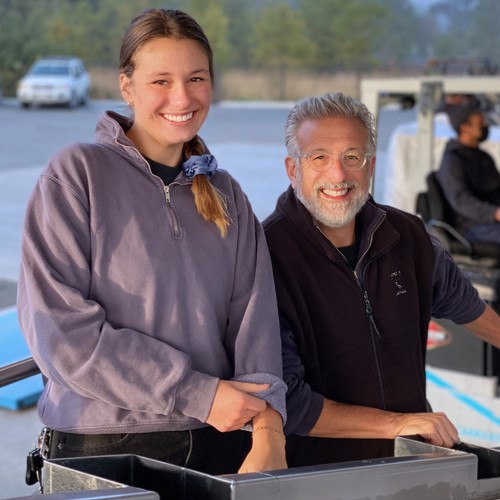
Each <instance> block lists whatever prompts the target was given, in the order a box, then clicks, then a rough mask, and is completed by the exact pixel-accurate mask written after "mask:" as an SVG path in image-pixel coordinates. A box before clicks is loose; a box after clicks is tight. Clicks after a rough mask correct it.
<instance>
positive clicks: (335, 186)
mask: <svg viewBox="0 0 500 500" xmlns="http://www.w3.org/2000/svg"><path fill="white" fill-rule="evenodd" d="M355 187H358V183H357V182H354V181H350V182H338V183H332V182H327V181H320V182H317V183H316V184H314V189H316V190H318V189H332V190H334V191H336V190H342V189H351V188H355Z"/></svg>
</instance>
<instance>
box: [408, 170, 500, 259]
mask: <svg viewBox="0 0 500 500" xmlns="http://www.w3.org/2000/svg"><path fill="white" fill-rule="evenodd" d="M426 181H427V191H426V192H422V193H419V194H418V195H417V205H416V212H417V214H418V215H419V216H420V217H421V218H422V220H423V221H424V222H425V224H426V225H427V227H428V229H429V232H430V233H432V234H433V235H434V236H436V237H437V238H438V239H439V240H440V242H441V244H442V245H443V246H444V248H446V250H448V252H449V253H450V254H451V255H452V257H453V258H454V260H455V261H456V262H457V263H458V264H463V265H470V266H474V267H480V268H488V269H491V268H500V245H496V244H493V243H471V242H470V241H467V239H465V238H464V236H463V235H462V234H460V233H459V232H458V231H457V230H456V229H455V228H454V227H453V226H452V224H451V221H452V219H453V209H452V208H451V206H450V205H449V203H448V200H447V199H446V197H445V195H444V193H443V189H442V188H441V185H440V183H439V180H438V178H437V175H436V172H430V173H429V174H428V175H427V178H426Z"/></svg>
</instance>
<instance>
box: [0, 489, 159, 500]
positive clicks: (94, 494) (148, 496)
mask: <svg viewBox="0 0 500 500" xmlns="http://www.w3.org/2000/svg"><path fill="white" fill-rule="evenodd" d="M45 497H46V498H47V500H115V499H116V500H118V499H123V500H158V494H157V493H156V492H154V491H149V490H143V489H140V488H133V487H131V486H124V487H122V488H119V489H118V488H117V489H109V488H106V489H104V490H81V491H70V492H61V493H51V494H44V495H43V497H41V496H40V495H39V494H37V495H29V496H23V497H15V498H12V499H5V500H40V499H41V498H45Z"/></svg>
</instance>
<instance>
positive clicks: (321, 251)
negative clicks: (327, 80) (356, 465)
mask: <svg viewBox="0 0 500 500" xmlns="http://www.w3.org/2000/svg"><path fill="white" fill-rule="evenodd" d="M285 135H286V146H287V151H288V156H287V158H286V160H285V165H286V171H287V174H288V177H289V178H290V181H291V186H290V187H289V189H288V190H287V191H286V192H285V193H283V194H282V195H281V196H280V198H279V200H278V203H277V207H276V210H275V211H274V212H273V213H272V214H271V215H270V216H269V217H268V218H267V219H266V220H265V221H264V228H265V231H266V236H267V240H268V244H269V248H270V251H271V256H272V259H273V267H274V274H275V282H276V289H277V295H278V303H279V309H280V317H281V326H282V336H283V359H284V377H285V381H286V382H287V384H288V394H287V408H288V423H287V425H286V429H285V430H286V432H287V434H288V435H289V437H288V439H287V455H288V456H287V459H288V464H289V465H290V466H300V465H314V464H320V463H327V462H335V461H345V460H353V459H363V458H373V457H380V456H390V455H391V454H392V439H393V438H394V437H395V436H398V435H413V434H419V435H421V436H422V437H423V438H425V439H426V440H428V441H429V442H431V443H434V444H436V445H444V446H448V447H451V446H453V444H454V443H456V442H458V441H459V436H458V433H457V430H456V429H455V427H454V426H453V424H452V423H451V422H450V421H449V420H448V418H447V417H446V416H445V415H444V414H443V413H432V412H430V411H429V408H428V404H427V399H426V389H425V353H426V341H427V329H428V323H429V320H430V318H431V316H434V317H437V318H442V317H443V318H444V317H445V318H448V319H450V320H452V321H454V322H456V323H458V324H462V325H465V326H466V327H467V328H468V329H469V330H471V331H472V332H474V333H475V334H477V335H478V336H479V337H480V338H482V339H483V340H486V341H487V342H492V343H494V344H495V345H497V346H498V345H500V318H499V317H498V316H497V315H496V313H495V312H494V311H493V310H492V309H491V308H490V307H489V306H487V305H486V304H485V303H484V302H483V301H482V300H481V299H480V298H479V297H478V295H477V293H476V291H475V289H474V288H473V287H472V285H471V284H470V282H469V281H468V280H467V279H466V278H465V277H464V276H463V275H462V273H461V271H460V270H459V269H458V268H457V267H456V265H455V264H454V262H453V261H452V259H451V258H450V257H449V256H448V255H447V254H446V253H445V252H444V250H443V248H442V247H441V246H440V245H439V243H438V242H437V241H435V240H434V239H431V237H430V236H429V234H428V233H427V231H426V230H425V227H424V225H423V224H422V222H421V221H420V220H419V219H418V218H417V217H415V216H413V215H410V214H407V213H405V212H402V211H400V210H397V209H395V208H391V207H388V206H381V205H378V204H377V203H376V202H375V201H374V200H373V199H372V198H371V197H370V195H369V186H370V181H371V178H372V175H373V171H374V167H375V147H376V137H375V129H374V119H373V116H372V115H371V114H370V113H369V111H368V110H367V109H366V107H365V106H364V105H363V104H361V103H359V102H357V101H355V100H354V99H351V98H349V97H347V96H344V95H342V94H340V93H330V94H326V95H324V96H321V97H312V98H309V99H306V100H304V101H302V102H300V103H298V104H297V105H296V106H295V107H294V109H293V110H292V111H291V113H290V115H289V117H288V120H287V123H286V129H285Z"/></svg>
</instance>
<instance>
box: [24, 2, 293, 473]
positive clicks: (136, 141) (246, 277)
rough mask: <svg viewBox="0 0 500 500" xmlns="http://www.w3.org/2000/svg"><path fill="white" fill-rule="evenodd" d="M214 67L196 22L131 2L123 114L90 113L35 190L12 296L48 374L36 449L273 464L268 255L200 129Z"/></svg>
mask: <svg viewBox="0 0 500 500" xmlns="http://www.w3.org/2000/svg"><path fill="white" fill-rule="evenodd" d="M212 80H213V67H212V51H211V49H210V45H209V43H208V40H207V39H206V37H205V35H204V33H203V31H202V30H201V28H200V26H199V25H198V24H197V23H196V21H195V20H194V19H193V18H191V17H190V16H188V15H187V14H185V13H184V12H181V11H176V10H164V9H154V10H150V11H146V12H144V13H143V14H141V15H140V16H138V17H137V18H136V19H134V20H133V21H132V23H131V24H130V26H129V28H128V30H127V32H126V34H125V37H124V40H123V44H122V49H121V53H120V76H119V84H120V90H121V93H122V96H123V98H124V99H125V101H126V102H127V103H128V105H129V106H130V108H131V110H132V115H133V116H132V118H129V117H125V116H122V115H120V114H118V113H116V112H113V111H107V112H105V113H104V114H103V115H102V116H101V118H100V120H99V122H98V124H97V131H96V139H95V143H92V144H82V143H79V144H74V145H72V146H69V147H66V148H64V149H63V150H61V151H60V152H58V153H57V154H56V155H55V156H54V157H53V158H52V160H51V161H50V163H49V165H48V166H47V168H46V169H45V171H44V172H43V173H42V175H41V177H40V179H39V181H38V184H37V186H36V187H35V191H34V193H33V196H32V197H31V201H30V203H29V205H28V208H27V212H26V219H25V228H24V235H23V250H22V259H21V273H20V279H19V293H18V300H17V305H18V311H19V319H20V325H21V328H22V331H23V333H24V336H25V338H26V340H27V343H28V345H29V347H30V349H31V352H32V354H33V357H34V359H35V360H36V363H37V365H38V366H39V367H40V370H41V371H42V373H43V375H44V376H45V377H46V379H47V384H46V386H45V388H44V391H43V394H42V396H41V397H40V400H39V409H40V418H41V420H42V422H43V423H44V424H45V425H47V426H48V427H49V428H50V430H51V440H50V446H49V451H48V456H49V457H50V458H64V457H75V456H86V455H110V454H111V455H113V454H137V455H142V456H145V457H149V458H153V459H157V460H164V461H168V462H170V463H174V464H177V465H182V466H185V467H189V468H192V469H196V470H200V471H204V472H208V473H211V474H224V473H231V472H237V471H241V472H247V471H260V470H267V469H280V468H284V467H286V461H285V458H284V457H285V452H284V447H285V439H284V435H283V431H282V426H283V423H284V420H285V392H286V385H285V384H284V382H283V380H282V371H281V350H280V348H281V342H280V335H279V321H278V313H277V305H276V298H275V293H274V287H273V278H272V269H271V262H270V258H269V253H268V250H267V246H266V244H265V239H264V235H263V231H262V228H261V226H260V224H259V223H258V221H257V219H256V217H255V216H254V214H253V212H252V208H251V206H250V204H249V202H248V200H247V197H246V196H245V195H244V193H243V192H242V190H241V188H240V186H239V184H238V183H237V182H236V181H235V180H234V179H233V178H232V177H231V176H230V175H229V174H228V173H227V172H226V171H224V170H222V169H219V168H218V165H217V161H216V160H215V158H214V157H213V156H212V155H210V154H209V152H208V149H207V147H206V146H205V143H204V141H203V140H202V139H201V138H200V137H199V136H198V131H199V129H200V127H201V126H202V124H203V122H204V120H205V118H206V116H207V114H208V111H209V107H210V102H211V96H212ZM49 219H50V220H49ZM243 429H244V430H243ZM251 429H253V433H250V432H247V431H248V430H251Z"/></svg>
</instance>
